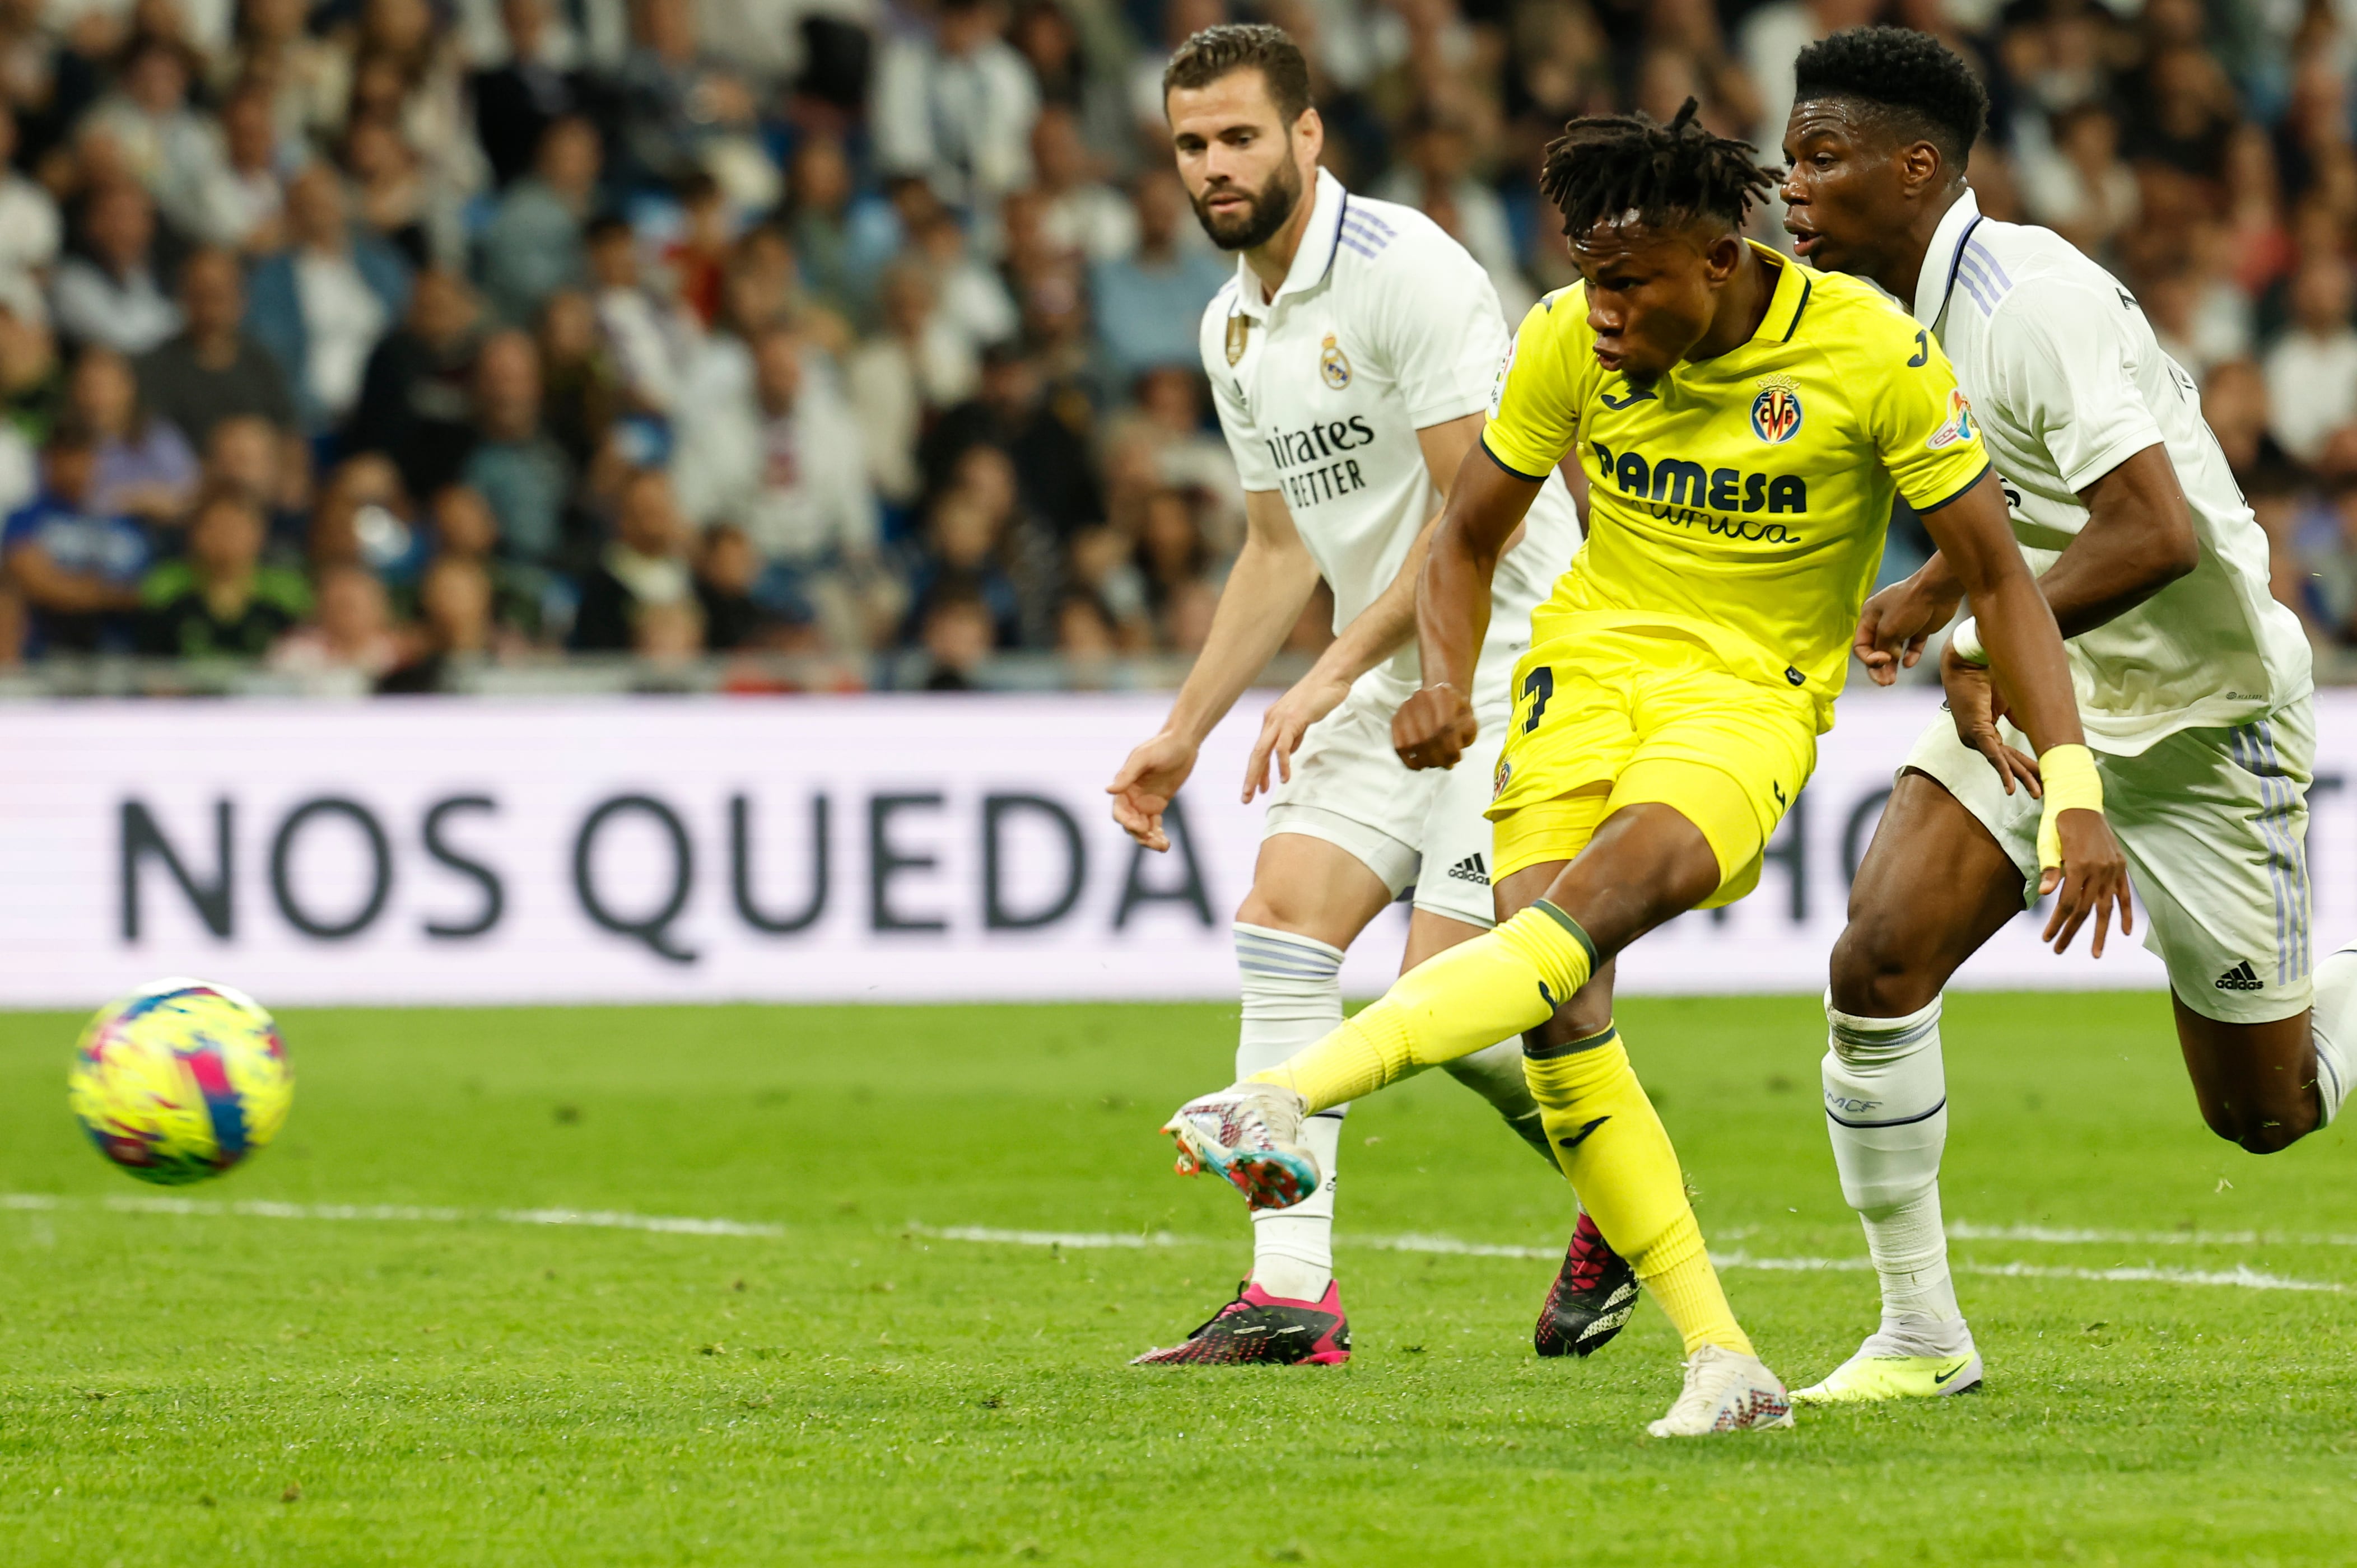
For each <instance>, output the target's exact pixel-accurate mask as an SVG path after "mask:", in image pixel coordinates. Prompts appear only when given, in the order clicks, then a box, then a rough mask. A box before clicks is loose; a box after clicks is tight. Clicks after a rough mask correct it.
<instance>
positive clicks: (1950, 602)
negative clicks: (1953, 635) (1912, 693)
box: [1850, 572, 1956, 686]
mask: <svg viewBox="0 0 2357 1568" xmlns="http://www.w3.org/2000/svg"><path fill="white" fill-rule="evenodd" d="M1923 577H1924V574H1922V573H1921V572H1918V573H1916V574H1915V575H1913V576H1911V577H1909V578H1908V579H1906V580H1905V581H1904V582H1900V583H1893V584H1891V585H1890V586H1889V587H1887V588H1885V589H1883V590H1882V592H1880V593H1878V594H1877V595H1875V596H1873V597H1872V598H1870V599H1868V600H1867V601H1866V607H1865V608H1864V609H1862V610H1860V611H1859V612H1858V616H1857V639H1856V641H1855V642H1854V643H1853V644H1852V646H1851V649H1850V651H1851V652H1853V653H1855V654H1856V655H1857V661H1858V662H1859V663H1860V664H1863V665H1865V666H1866V672H1867V675H1869V676H1871V677H1872V678H1873V680H1874V683H1875V684H1876V685H1878V686H1888V685H1889V684H1890V683H1891V682H1894V681H1896V680H1898V679H1899V672H1900V671H1901V670H1912V669H1914V668H1915V665H1916V662H1917V661H1918V660H1921V658H1922V657H1923V645H1924V643H1926V642H1927V641H1929V640H1930V639H1931V636H1932V633H1933V632H1935V631H1937V630H1939V629H1940V628H1942V627H1943V626H1945V625H1947V624H1948V621H1949V618H1951V617H1953V615H1954V614H1955V613H1956V596H1954V595H1953V594H1950V593H1946V592H1943V591H1942V590H1939V589H1935V588H1932V587H1930V586H1927V585H1925V583H1924V581H1923Z"/></svg>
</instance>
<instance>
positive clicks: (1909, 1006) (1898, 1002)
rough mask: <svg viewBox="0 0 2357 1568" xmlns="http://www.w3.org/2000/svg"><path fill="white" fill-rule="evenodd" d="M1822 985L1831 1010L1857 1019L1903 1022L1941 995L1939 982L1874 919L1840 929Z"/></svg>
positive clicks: (1855, 922)
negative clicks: (1826, 988) (1829, 995)
mask: <svg viewBox="0 0 2357 1568" xmlns="http://www.w3.org/2000/svg"><path fill="white" fill-rule="evenodd" d="M1827 979H1828V983H1829V986H1830V989H1831V990H1832V992H1833V1000H1834V1005H1835V1007H1837V1008H1839V1009H1840V1010H1841V1011H1842V1012H1845V1013H1855V1014H1857V1015H1860V1016H1861V1017H1868V1018H1897V1017H1902V1016H1904V1015H1907V1014H1910V1013H1915V1012H1920V1011H1921V1010H1922V1009H1923V1008H1925V1007H1928V1006H1930V1005H1931V1004H1932V998H1933V997H1934V996H1937V995H1938V994H1939V993H1940V983H1939V979H1938V977H1937V976H1935V975H1933V974H1932V973H1931V972H1929V971H1928V970H1927V969H1926V968H1925V966H1923V965H1922V964H1921V963H1919V962H1917V961H1915V960H1914V958H1913V956H1912V955H1911V954H1910V953H1908V952H1907V951H1906V950H1904V949H1903V948H1902V947H1901V946H1900V944H1899V943H1898V942H1897V941H1895V940H1892V938H1891V936H1890V933H1889V928H1888V927H1887V926H1886V925H1885V924H1884V923H1883V922H1881V921H1878V920H1873V919H1853V920H1851V921H1850V923H1849V925H1848V926H1847V927H1846V928H1845V929H1843V931H1842V934H1841V937H1840V940H1837V941H1835V943H1834V951H1833V961H1832V963H1831V965H1830V966H1829V973H1828V976H1827Z"/></svg>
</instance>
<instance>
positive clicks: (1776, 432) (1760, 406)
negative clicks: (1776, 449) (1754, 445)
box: [1751, 377, 1801, 446]
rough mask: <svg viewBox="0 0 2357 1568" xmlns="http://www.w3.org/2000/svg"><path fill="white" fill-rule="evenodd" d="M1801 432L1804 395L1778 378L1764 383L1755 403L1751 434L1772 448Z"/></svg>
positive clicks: (1752, 402) (1788, 382)
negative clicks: (1802, 397)
mask: <svg viewBox="0 0 2357 1568" xmlns="http://www.w3.org/2000/svg"><path fill="white" fill-rule="evenodd" d="M1800 433H1801V392H1800V389H1799V388H1798V387H1796V386H1794V385H1793V384H1792V382H1791V381H1787V380H1785V379H1784V378H1782V377H1777V378H1775V379H1774V380H1771V381H1762V382H1760V395H1759V396H1758V397H1755V398H1753V399H1752V400H1751V434H1752V435H1756V436H1758V437H1759V438H1760V440H1762V441H1765V442H1766V443H1768V445H1769V446H1782V445H1783V444H1784V443H1785V442H1787V441H1790V440H1791V439H1792V437H1793V436H1795V435H1799V434H1800Z"/></svg>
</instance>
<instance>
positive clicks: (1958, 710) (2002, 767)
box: [1940, 648, 2046, 800]
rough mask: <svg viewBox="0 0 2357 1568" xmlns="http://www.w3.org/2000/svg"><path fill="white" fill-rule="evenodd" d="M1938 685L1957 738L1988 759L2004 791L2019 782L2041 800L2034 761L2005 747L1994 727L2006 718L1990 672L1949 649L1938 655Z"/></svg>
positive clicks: (2041, 789)
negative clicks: (1997, 722)
mask: <svg viewBox="0 0 2357 1568" xmlns="http://www.w3.org/2000/svg"><path fill="white" fill-rule="evenodd" d="M1940 686H1941V688H1942V690H1943V691H1945V692H1946V693H1947V694H1948V715H1949V717H1951V718H1953V719H1954V720H1955V722H1956V738H1957V739H1958V740H1961V741H1963V742H1964V744H1965V745H1966V746H1971V747H1972V748H1973V749H1974V750H1975V751H1977V752H1979V753H1980V754H1981V755H1982V756H1983V757H1987V758H1988V765H1989V766H1990V767H1991V768H1996V776H1997V778H1998V779H2000V780H2002V781H2003V782H2004V784H2005V792H2006V793H2007V794H2008V795H2010V794H2012V793H2013V789H2014V782H2015V780H2017V779H2018V780H2019V781H2020V784H2021V788H2023V789H2027V790H2029V798H2030V799H2031V800H2041V799H2043V798H2044V796H2045V793H2046V786H2045V785H2044V784H2043V783H2042V782H2040V779H2039V777H2038V761H2037V759H2036V758H2035V757H2030V756H2029V755H2027V754H2026V753H2024V752H2021V751H2018V750H2016V749H2015V748H2014V747H2012V746H2007V744H2006V741H2005V736H2004V735H2003V734H2002V733H2000V732H1999V731H1998V729H1997V727H1996V721H1997V720H1999V719H2000V718H2003V717H2004V716H2005V702H2004V699H2003V698H2001V697H1999V696H1998V695H1997V690H1996V682H1994V681H1992V680H1990V679H1989V672H1988V671H1986V670H1984V669H1982V668H1981V667H1980V666H1979V665H1977V664H1967V663H1965V662H1964V660H1961V659H1959V658H1957V657H1956V653H1955V650H1954V649H1953V648H1952V649H1949V650H1947V651H1946V652H1944V653H1943V654H1942V655H1941V656H1940Z"/></svg>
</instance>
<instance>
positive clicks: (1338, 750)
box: [1261, 681, 1513, 929]
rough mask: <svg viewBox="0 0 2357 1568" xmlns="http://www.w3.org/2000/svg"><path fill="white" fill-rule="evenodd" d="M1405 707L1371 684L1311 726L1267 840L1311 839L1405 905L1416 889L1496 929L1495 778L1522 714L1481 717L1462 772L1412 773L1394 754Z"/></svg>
mask: <svg viewBox="0 0 2357 1568" xmlns="http://www.w3.org/2000/svg"><path fill="white" fill-rule="evenodd" d="M1398 701H1399V699H1397V698H1396V697H1394V694H1393V693H1392V691H1391V690H1390V689H1389V688H1388V686H1387V685H1383V686H1378V685H1372V684H1371V683H1370V682H1364V681H1362V682H1360V683H1359V684H1358V685H1356V686H1354V687H1352V688H1351V694H1350V695H1349V696H1348V697H1346V698H1344V699H1343V700H1342V705H1341V706H1340V707H1339V708H1336V709H1335V710H1334V711H1333V712H1332V713H1330V714H1327V715H1326V716H1325V717H1324V718H1322V719H1320V720H1318V722H1317V723H1316V724H1314V725H1310V726H1309V733H1308V735H1306V736H1302V737H1301V749H1300V750H1298V751H1297V752H1295V753H1294V754H1293V777H1292V778H1291V779H1288V780H1287V781H1286V782H1284V783H1281V784H1279V785H1278V786H1277V787H1276V789H1275V790H1274V791H1273V792H1272V793H1271V794H1270V796H1269V803H1268V815H1267V818H1266V820H1265V822H1263V824H1262V827H1261V836H1262V837H1263V838H1269V837H1272V836H1274V835H1275V834H1277V833H1303V834H1307V835H1308V837H1310V838H1315V839H1324V840H1325V841H1326V842H1327V843H1330V844H1334V845H1336V846H1338V847H1340V849H1342V850H1344V851H1345V852H1347V853H1348V854H1351V856H1352V857H1353V858H1355V859H1357V860H1358V861H1360V862H1361V864H1363V865H1365V866H1366V867H1367V869H1368V870H1370V871H1372V872H1373V873H1374V874H1375V875H1377V876H1378V877H1380V878H1382V879H1383V886H1385V887H1386V888H1389V889H1390V890H1391V894H1392V897H1394V898H1396V897H1399V895H1400V893H1401V891H1402V890H1403V889H1405V888H1406V887H1407V886H1410V885H1411V884H1413V885H1414V886H1415V907H1416V908H1419V909H1424V910H1428V911H1430V912H1431V913H1433V914H1435V915H1444V916H1446V917H1448V918H1449V919H1452V920H1462V921H1464V922H1465V923H1466V924H1467V925H1469V926H1480V927H1482V928H1483V929H1487V928H1489V927H1490V926H1491V925H1493V924H1495V923H1496V920H1497V913H1496V907H1495V906H1494V905H1492V904H1491V901H1490V823H1489V820H1488V819H1487V818H1485V817H1483V816H1482V815H1481V811H1482V809H1483V808H1484V807H1486V806H1488V805H1489V803H1490V783H1491V775H1493V774H1495V773H1496V772H1497V770H1498V753H1499V750H1500V748H1501V746H1504V744H1505V736H1506V725H1507V723H1508V722H1509V721H1510V720H1511V719H1512V717H1513V713H1512V709H1511V708H1510V707H1509V706H1508V705H1507V704H1506V703H1504V702H1502V701H1501V702H1498V703H1491V704H1488V705H1485V706H1482V707H1477V708H1476V709H1475V710H1474V714H1475V717H1477V718H1478V719H1479V720H1480V725H1481V736H1480V739H1478V740H1476V741H1475V742H1474V743H1473V746H1472V749H1471V750H1469V751H1468V752H1467V753H1466V754H1465V756H1464V757H1463V758H1462V759H1460V760H1459V761H1458V764H1457V766H1456V767H1454V768H1449V769H1448V770H1446V771H1443V770H1441V769H1439V768H1425V769H1422V770H1421V771H1418V770H1415V769H1412V768H1409V767H1408V766H1407V765H1406V764H1405V763H1404V762H1402V761H1401V760H1400V759H1399V754H1398V753H1396V752H1394V750H1392V714H1394V712H1396V711H1397V704H1398Z"/></svg>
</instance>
